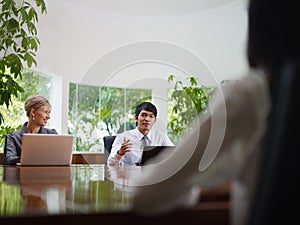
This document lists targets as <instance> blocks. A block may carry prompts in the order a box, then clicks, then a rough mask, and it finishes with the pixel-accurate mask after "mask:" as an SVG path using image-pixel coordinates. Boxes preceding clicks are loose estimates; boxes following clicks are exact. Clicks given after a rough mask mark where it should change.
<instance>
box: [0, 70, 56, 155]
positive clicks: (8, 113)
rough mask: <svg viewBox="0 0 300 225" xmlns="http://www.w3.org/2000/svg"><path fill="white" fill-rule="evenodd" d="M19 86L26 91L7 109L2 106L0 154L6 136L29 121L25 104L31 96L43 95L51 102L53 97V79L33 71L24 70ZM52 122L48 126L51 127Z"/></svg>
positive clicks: (18, 80)
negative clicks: (2, 120) (2, 119)
mask: <svg viewBox="0 0 300 225" xmlns="http://www.w3.org/2000/svg"><path fill="white" fill-rule="evenodd" d="M17 82H18V84H19V85H20V86H21V87H22V88H23V89H24V92H23V93H20V94H19V96H18V98H15V97H13V98H12V102H11V104H10V106H9V108H8V109H7V108H6V106H5V105H4V106H0V110H1V113H2V115H3V118H4V123H3V124H2V125H1V134H0V135H1V136H0V152H3V147H4V140H5V135H6V134H7V133H8V132H9V131H13V130H17V129H20V128H21V126H22V125H23V123H24V122H26V121H27V120H28V118H27V117H26V113H25V110H24V102H25V100H26V99H27V98H28V97H29V96H30V95H35V94H42V95H44V96H45V97H46V98H47V99H49V100H50V96H51V78H50V77H48V76H46V75H44V74H41V73H38V72H35V71H33V70H23V72H22V79H20V78H18V79H17ZM50 124H51V121H50V122H49V124H47V126H51V125H50Z"/></svg>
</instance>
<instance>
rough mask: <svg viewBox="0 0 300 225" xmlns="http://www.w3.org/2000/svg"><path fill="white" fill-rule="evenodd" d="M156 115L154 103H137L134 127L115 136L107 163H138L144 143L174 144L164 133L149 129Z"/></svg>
mask: <svg viewBox="0 0 300 225" xmlns="http://www.w3.org/2000/svg"><path fill="white" fill-rule="evenodd" d="M156 117H157V108H156V106H155V105H153V104H152V103H150V102H143V103H141V104H139V105H138V106H137V107H136V110H135V120H136V125H137V126H136V128H135V129H132V130H128V131H125V132H123V133H122V134H118V135H117V136H116V139H115V141H114V143H113V145H112V149H111V153H110V155H109V157H108V159H107V163H108V164H129V165H139V164H140V162H141V158H142V153H143V148H144V146H145V145H150V146H174V144H173V142H172V141H171V140H170V139H169V137H168V136H167V135H166V134H165V133H163V132H160V131H156V130H153V129H151V128H152V126H153V125H154V123H155V122H156Z"/></svg>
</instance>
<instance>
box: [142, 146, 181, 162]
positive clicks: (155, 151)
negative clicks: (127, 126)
mask: <svg viewBox="0 0 300 225" xmlns="http://www.w3.org/2000/svg"><path fill="white" fill-rule="evenodd" d="M175 148H176V146H144V150H143V154H142V159H141V165H150V164H154V163H157V162H159V161H161V160H163V159H165V158H167V157H168V156H169V155H170V154H172V152H173V151H174V150H175Z"/></svg>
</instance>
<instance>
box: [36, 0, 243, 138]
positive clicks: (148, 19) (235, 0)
mask: <svg viewBox="0 0 300 225" xmlns="http://www.w3.org/2000/svg"><path fill="white" fill-rule="evenodd" d="M206 1H207V3H208V2H211V3H216V2H220V3H222V5H221V7H216V8H213V9H211V8H209V7H207V8H208V10H203V9H202V8H201V7H200V6H203V4H202V5H199V8H197V7H198V5H197V4H198V3H199V2H202V3H203V2H205V1H198V2H197V1H191V0H190V1H189V2H191V4H192V3H193V4H194V5H193V8H189V10H190V11H188V10H187V8H184V10H186V11H184V13H183V12H181V11H175V10H174V11H172V12H166V13H163V11H162V10H159V9H158V8H157V11H156V12H157V13H153V12H155V10H156V9H155V8H154V9H153V10H154V11H152V14H151V13H148V14H146V13H137V12H141V11H138V10H137V11H134V12H133V9H135V7H133V6H134V5H127V6H128V7H127V11H121V10H120V7H119V4H116V3H115V4H116V5H115V11H112V10H111V9H112V6H113V5H112V4H113V3H114V1H112V3H111V4H110V5H109V6H110V7H111V8H110V10H108V5H107V4H108V3H107V2H106V1H99V3H97V6H100V7H95V4H96V2H97V1H96V0H95V1H93V0H88V1H85V0H76V1H75V0H63V1H61V0H51V1H47V2H46V4H47V11H48V13H47V15H40V21H39V24H38V27H39V31H38V32H39V37H40V41H41V45H40V48H39V52H38V57H37V59H38V70H39V71H43V73H46V74H50V75H51V74H55V75H56V76H60V77H62V87H63V90H62V92H61V94H62V97H61V100H62V102H61V103H60V104H61V105H62V116H61V118H60V120H61V121H64V122H63V123H62V125H61V131H62V132H63V133H66V132H67V123H66V122H65V121H67V111H68V108H67V107H68V96H67V95H68V83H69V82H70V81H71V82H78V83H79V82H82V83H90V84H93V85H101V84H106V85H112V86H122V87H128V86H130V87H134V86H138V85H140V84H143V85H146V86H150V87H151V86H152V87H153V88H154V93H156V95H157V98H156V99H157V100H155V101H157V104H159V107H160V106H161V107H163V104H164V103H163V102H164V100H163V99H164V98H165V96H160V95H164V94H163V93H162V92H163V91H162V90H163V89H165V87H166V86H167V85H168V84H167V82H166V78H167V77H168V76H169V75H170V74H171V73H172V74H175V75H178V76H180V77H184V76H188V75H191V76H197V77H198V78H199V80H200V82H203V83H213V82H216V83H219V82H220V81H221V80H223V79H238V78H239V77H241V76H242V74H243V73H244V71H246V70H247V63H246V58H245V43H246V30H247V12H246V6H245V2H246V1H245V0H231V1H229V0H228V1H224V0H223V1H221V0H219V1H211V0H206ZM154 2H155V1H154ZM175 2H176V1H175ZM182 3H186V1H182ZM101 4H102V5H101ZM122 4H124V3H122ZM186 4H187V3H186ZM191 6H192V5H191ZM217 6H220V5H217ZM169 7H170V8H172V7H171V6H169ZM179 8H180V7H177V8H175V7H173V9H176V10H177V9H179ZM113 9H114V8H113ZM129 9H130V10H132V12H133V13H132V14H130V11H128V10H129ZM54 104H55V103H54ZM160 116H161V117H162V121H163V120H164V118H165V117H166V112H165V111H164V110H162V114H160ZM52 118H53V116H52ZM53 119H55V118H53Z"/></svg>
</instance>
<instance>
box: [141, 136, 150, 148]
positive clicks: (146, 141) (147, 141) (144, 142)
mask: <svg viewBox="0 0 300 225" xmlns="http://www.w3.org/2000/svg"><path fill="white" fill-rule="evenodd" d="M142 143H143V145H144V146H147V145H149V139H148V137H147V136H144V137H143V138H142Z"/></svg>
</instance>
